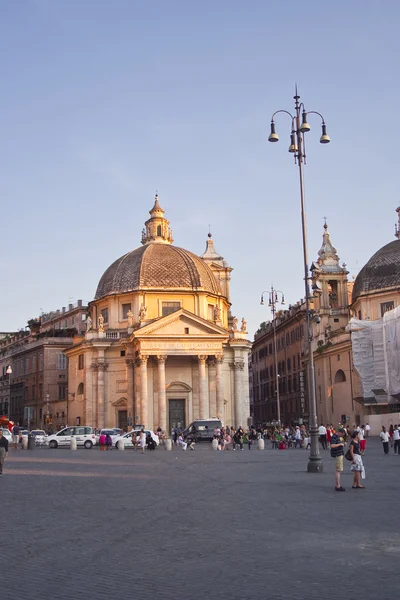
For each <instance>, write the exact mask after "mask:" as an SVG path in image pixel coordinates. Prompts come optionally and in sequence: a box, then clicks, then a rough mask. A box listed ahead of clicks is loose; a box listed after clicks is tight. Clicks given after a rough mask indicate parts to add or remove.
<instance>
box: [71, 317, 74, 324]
mask: <svg viewBox="0 0 400 600" xmlns="http://www.w3.org/2000/svg"><path fill="white" fill-rule="evenodd" d="M71 325H75V315H72V317H71Z"/></svg>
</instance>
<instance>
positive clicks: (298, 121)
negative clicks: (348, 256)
mask: <svg viewBox="0 0 400 600" xmlns="http://www.w3.org/2000/svg"><path fill="white" fill-rule="evenodd" d="M299 100H300V96H299V95H298V93H297V86H296V91H295V95H294V101H295V102H294V108H295V114H294V115H292V114H291V113H290V112H288V111H287V110H277V111H276V112H275V113H274V114H273V115H272V118H271V132H270V135H269V137H268V141H269V142H277V141H278V140H279V137H278V135H277V133H276V131H275V121H274V117H275V115H276V114H278V113H285V114H287V115H289V117H290V118H291V120H292V129H291V133H290V146H289V152H290V153H291V154H293V155H294V162H295V164H297V166H298V167H299V179H300V201H301V227H302V235H303V260H304V287H305V296H306V297H305V300H306V334H307V346H308V378H307V379H308V381H307V383H308V398H309V404H310V433H311V448H310V457H309V461H308V465H307V471H308V472H309V473H322V471H323V465H322V460H321V455H320V452H319V446H318V424H317V406H316V400H315V379H314V357H313V350H312V327H311V325H312V318H313V315H312V313H311V311H310V300H311V295H310V285H309V279H310V276H309V267H308V247H307V227H306V211H305V203H304V179H303V164H306V152H305V138H304V135H305V134H306V133H307V132H308V131H310V129H311V128H310V125H309V124H308V122H307V116H308V115H318V116H319V117H320V118H321V121H322V134H321V137H320V140H319V141H320V143H321V144H329V142H330V141H331V140H330V138H329V136H328V135H327V133H326V124H325V120H324V118H323V116H322V115H321V114H320V113H319V112H317V111H315V110H312V111H306V109H305V107H304V104H303V103H302V102H299Z"/></svg>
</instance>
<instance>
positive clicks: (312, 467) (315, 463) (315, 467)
mask: <svg viewBox="0 0 400 600" xmlns="http://www.w3.org/2000/svg"><path fill="white" fill-rule="evenodd" d="M323 470H324V465H323V462H322V459H321V457H320V456H316V457H315V458H311V456H310V459H309V461H308V464H307V473H322V472H323Z"/></svg>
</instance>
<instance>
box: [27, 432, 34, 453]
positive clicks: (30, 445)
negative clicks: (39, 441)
mask: <svg viewBox="0 0 400 600" xmlns="http://www.w3.org/2000/svg"><path fill="white" fill-rule="evenodd" d="M35 448H36V438H35V436H34V435H28V450H34V449H35Z"/></svg>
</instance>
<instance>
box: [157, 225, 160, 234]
mask: <svg viewBox="0 0 400 600" xmlns="http://www.w3.org/2000/svg"><path fill="white" fill-rule="evenodd" d="M157 235H158V236H161V225H157Z"/></svg>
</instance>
